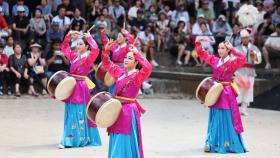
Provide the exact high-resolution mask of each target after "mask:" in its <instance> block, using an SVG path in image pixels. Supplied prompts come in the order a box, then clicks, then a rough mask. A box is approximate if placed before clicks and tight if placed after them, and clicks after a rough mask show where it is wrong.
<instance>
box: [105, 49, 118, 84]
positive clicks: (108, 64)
mask: <svg viewBox="0 0 280 158" xmlns="http://www.w3.org/2000/svg"><path fill="white" fill-rule="evenodd" d="M101 59H102V64H103V66H104V67H105V69H106V70H107V71H108V72H109V74H110V75H111V76H113V77H114V78H115V79H117V78H118V77H119V76H120V75H121V74H122V71H123V70H122V69H121V68H120V67H119V66H118V65H116V64H114V63H113V62H112V61H111V60H110V51H109V50H106V49H105V48H104V49H103V50H102V57H101Z"/></svg>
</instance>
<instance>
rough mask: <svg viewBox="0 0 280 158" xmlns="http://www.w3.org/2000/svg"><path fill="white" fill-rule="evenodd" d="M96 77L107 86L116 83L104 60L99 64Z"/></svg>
mask: <svg viewBox="0 0 280 158" xmlns="http://www.w3.org/2000/svg"><path fill="white" fill-rule="evenodd" d="M95 77H96V79H97V80H98V81H100V82H101V83H102V84H103V85H105V86H107V87H110V86H112V85H113V84H114V83H115V79H114V78H113V77H112V76H111V75H110V74H109V73H108V71H107V70H106V69H105V68H104V66H103V64H102V62H101V63H100V64H99V65H98V67H97V69H96V72H95Z"/></svg>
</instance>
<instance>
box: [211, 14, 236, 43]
mask: <svg viewBox="0 0 280 158" xmlns="http://www.w3.org/2000/svg"><path fill="white" fill-rule="evenodd" d="M231 34H232V29H231V27H230V25H229V23H228V22H227V20H226V17H225V16H224V15H219V17H218V19H217V21H215V22H214V25H213V35H214V36H215V39H216V41H217V44H219V43H220V42H222V41H224V40H225V38H226V36H231ZM216 47H218V45H216Z"/></svg>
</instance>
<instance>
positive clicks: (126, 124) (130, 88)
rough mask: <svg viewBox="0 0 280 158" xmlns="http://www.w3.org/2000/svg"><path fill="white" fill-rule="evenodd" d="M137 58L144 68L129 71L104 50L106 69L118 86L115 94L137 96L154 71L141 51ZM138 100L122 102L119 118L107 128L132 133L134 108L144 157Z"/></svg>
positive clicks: (110, 130) (111, 130)
mask: <svg viewBox="0 0 280 158" xmlns="http://www.w3.org/2000/svg"><path fill="white" fill-rule="evenodd" d="M134 57H135V59H136V60H137V61H138V62H139V63H140V65H141V66H142V68H141V69H140V70H139V71H135V72H133V73H128V72H127V71H126V69H125V68H122V67H120V66H119V65H116V64H114V63H113V62H111V61H110V58H109V51H106V50H103V51H102V62H103V65H104V67H105V68H106V70H107V71H108V72H109V73H110V74H111V75H112V76H113V77H114V78H115V81H116V87H115V95H116V96H121V97H127V98H136V96H137V94H138V91H139V89H140V87H141V84H142V83H143V82H144V81H145V80H146V79H147V78H148V77H149V75H150V74H151V72H152V66H151V64H150V63H149V62H148V61H147V60H146V59H145V58H143V57H142V56H141V53H137V54H134ZM137 104H139V103H138V102H137V101H136V102H125V101H123V102H122V110H121V113H120V115H119V118H118V120H117V121H116V122H115V123H114V124H113V125H112V126H111V127H109V128H108V129H107V131H108V133H111V132H114V133H121V134H130V133H131V123H132V110H134V113H135V116H136V122H137V126H138V136H139V142H140V143H139V144H140V146H139V151H140V157H141V158H143V149H142V137H141V126H140V112H139V109H138V107H139V106H137Z"/></svg>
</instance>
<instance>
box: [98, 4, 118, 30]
mask: <svg viewBox="0 0 280 158" xmlns="http://www.w3.org/2000/svg"><path fill="white" fill-rule="evenodd" d="M94 23H95V24H98V25H99V24H101V23H102V24H104V25H105V27H106V29H107V31H108V32H111V31H112V23H113V22H112V19H111V17H110V16H109V15H108V9H107V8H103V9H102V14H101V15H100V16H99V17H98V18H97V19H96V20H95V22H94Z"/></svg>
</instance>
